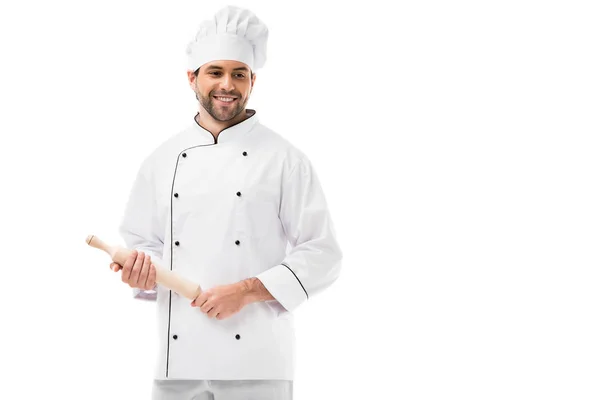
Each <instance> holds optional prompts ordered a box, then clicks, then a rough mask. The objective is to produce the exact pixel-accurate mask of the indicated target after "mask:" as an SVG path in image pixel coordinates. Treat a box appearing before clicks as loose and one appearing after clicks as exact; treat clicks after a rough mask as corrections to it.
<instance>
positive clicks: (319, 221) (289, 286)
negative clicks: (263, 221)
mask: <svg viewBox="0 0 600 400" xmlns="http://www.w3.org/2000/svg"><path fill="white" fill-rule="evenodd" d="M282 185H283V186H282V194H281V206H280V211H279V219H280V220H281V223H282V226H283V229H284V231H285V234H286V236H287V238H288V241H289V243H290V244H291V246H292V248H291V250H290V251H289V253H288V254H287V256H286V257H285V258H284V259H283V260H282V261H281V262H280V263H279V264H278V265H275V266H273V267H271V268H269V269H268V270H266V271H264V272H262V273H260V274H258V275H256V278H258V280H260V282H261V283H262V284H263V285H264V290H263V287H262V285H261V286H255V289H254V290H253V292H257V293H262V294H261V295H258V296H257V295H255V296H254V297H253V298H260V296H263V297H264V296H266V294H265V291H266V292H268V293H269V296H272V297H273V298H274V299H275V300H277V301H278V302H279V304H281V305H282V306H283V307H284V308H285V309H286V310H287V311H293V310H295V309H296V308H297V307H298V306H300V305H301V304H302V303H304V302H305V301H306V300H308V298H309V297H310V296H314V295H316V294H318V293H319V292H321V291H323V290H324V289H326V288H327V287H329V286H330V285H331V284H332V283H333V282H334V281H335V280H336V279H337V278H338V276H339V274H340V268H341V260H342V251H341V249H340V246H339V245H338V242H337V239H336V234H335V230H334V226H333V221H332V219H331V216H330V213H329V210H328V206H327V201H326V200H325V195H324V193H323V190H322V188H321V184H320V182H319V179H318V177H317V174H316V172H315V171H314V168H313V167H312V165H311V162H310V161H309V160H308V158H306V156H304V155H303V156H302V158H301V160H299V161H298V163H297V164H296V165H295V166H293V167H292V168H291V171H290V172H289V173H288V174H287V176H286V177H285V179H284V181H283V183H282ZM255 285H256V284H255Z"/></svg>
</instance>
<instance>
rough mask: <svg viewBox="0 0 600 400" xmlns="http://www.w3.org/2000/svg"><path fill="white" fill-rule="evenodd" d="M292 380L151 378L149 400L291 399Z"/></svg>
mask: <svg viewBox="0 0 600 400" xmlns="http://www.w3.org/2000/svg"><path fill="white" fill-rule="evenodd" d="M293 383H294V382H293V381H285V380H272V381H267V380H250V381H206V380H176V379H173V380H169V379H166V380H158V379H156V380H154V382H153V384H152V400H292V399H293V397H292V391H293Z"/></svg>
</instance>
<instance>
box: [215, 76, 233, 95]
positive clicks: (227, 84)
mask: <svg viewBox="0 0 600 400" xmlns="http://www.w3.org/2000/svg"><path fill="white" fill-rule="evenodd" d="M219 87H220V88H221V89H223V90H224V91H226V92H229V91H231V90H233V89H234V86H233V80H232V79H231V76H229V75H224V76H223V78H222V79H221V82H220V84H219Z"/></svg>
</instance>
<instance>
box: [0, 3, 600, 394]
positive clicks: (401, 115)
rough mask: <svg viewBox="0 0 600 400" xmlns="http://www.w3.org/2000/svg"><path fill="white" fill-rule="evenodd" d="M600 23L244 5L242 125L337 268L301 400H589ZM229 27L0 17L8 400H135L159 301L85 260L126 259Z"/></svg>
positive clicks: (416, 8) (470, 12) (299, 380)
mask: <svg viewBox="0 0 600 400" xmlns="http://www.w3.org/2000/svg"><path fill="white" fill-rule="evenodd" d="M594 3H596V2H592V1H589V2H583V1H537V2H535V1H525V0H520V1H496V2H492V1H453V2H448V1H418V2H417V1H414V2H384V1H376V0H372V1H369V2H351V1H343V2H342V1H338V2H333V1H324V0H322V1H302V2H294V3H291V2H271V1H269V2H267V1H238V2H237V3H234V4H236V5H239V6H247V7H250V8H251V9H252V10H253V11H254V12H255V13H256V14H257V15H258V16H259V17H260V18H261V19H263V20H264V21H265V22H266V23H267V24H268V26H269V29H270V41H269V49H268V60H267V64H266V66H265V68H264V69H262V70H259V71H258V77H257V81H256V86H255V90H254V92H253V95H252V97H251V100H250V103H249V107H250V108H254V109H256V110H258V112H259V115H260V120H261V122H263V123H264V124H265V125H267V126H269V127H270V128H272V129H274V130H275V131H277V132H279V133H280V134H281V135H283V136H284V137H286V138H288V139H289V140H290V141H292V143H294V144H295V145H296V146H297V147H298V148H300V149H302V150H303V151H304V152H305V153H306V154H307V155H308V156H309V158H310V159H311V160H312V162H313V163H314V165H315V167H316V169H317V172H318V174H319V177H320V179H321V181H322V185H323V187H324V190H325V193H326V196H327V199H328V202H329V205H330V210H331V213H332V216H333V218H334V222H335V223H336V228H337V231H338V235H339V240H340V244H341V246H342V249H343V250H344V264H343V271H342V276H341V277H340V279H339V280H338V281H337V282H336V283H335V284H334V285H333V286H332V287H331V288H330V289H329V290H328V291H326V292H324V293H323V294H321V295H320V296H319V297H315V298H314V299H311V301H309V302H308V303H306V304H304V305H303V306H302V307H301V308H300V309H299V310H298V311H297V319H296V326H297V340H298V345H297V350H298V360H297V371H298V372H297V376H296V382H295V399H299V400H319V399H327V400H329V399H355V398H356V399H407V400H408V399H410V400H420V399H436V400H439V399H460V400H467V399H473V400H482V399H485V400H491V399H511V400H513V399H527V400H529V399H544V400H547V399H578V400H583V399H598V398H600V383H599V381H598V376H599V374H600V361H599V360H600V344H599V342H600V340H599V338H600V324H599V322H598V315H599V311H600V310H599V307H598V304H599V300H600V299H599V295H598V292H599V290H598V283H599V282H598V280H599V278H600V273H599V270H598V266H599V253H600V252H599V247H598V243H599V239H600V212H599V209H600V207H599V204H600V190H599V185H598V183H599V172H600V157H599V153H600V146H599V140H598V135H599V133H600V131H599V128H600V122H599V110H600V94H599V93H600V79H599V73H598V71H600V57H599V48H600V47H599V44H600V43H599V38H600V25H599V24H598V20H599V17H600V15H599V12H598V9H597V8H596V7H595V4H594ZM224 4H226V3H225V2H221V1H214V2H210V4H209V2H200V1H173V2H166V1H144V2H142V1H132V0H129V1H102V2H82V1H70V2H69V1H52V2H50V1H29V2H3V3H2V5H1V6H0V45H1V46H0V49H1V50H0V52H1V64H0V68H1V73H0V84H1V89H0V96H1V97H0V101H1V104H0V105H1V111H2V117H1V118H0V133H1V135H2V136H1V137H2V143H1V146H0V152H1V154H0V163H1V171H2V196H1V199H2V200H1V201H2V207H1V210H2V219H1V222H0V226H1V229H0V235H1V243H2V256H3V258H2V261H3V262H2V265H3V274H2V289H1V290H0V296H2V298H1V299H2V301H1V303H0V304H1V306H2V314H1V315H2V329H1V331H0V332H1V333H0V335H2V337H1V338H0V346H1V353H0V360H1V362H0V366H1V368H2V373H1V381H2V384H0V398H2V399H34V398H57V399H109V398H110V399H149V394H150V383H151V374H152V370H153V368H154V365H153V362H154V351H155V346H156V337H155V330H154V328H155V325H154V304H153V303H146V302H141V301H137V300H133V299H132V298H131V290H130V288H129V287H128V286H125V285H124V284H123V283H122V282H120V280H119V276H118V274H114V273H112V272H111V271H110V270H109V268H108V264H109V259H108V258H107V257H108V256H107V255H106V254H104V253H102V252H100V251H98V250H95V249H91V248H90V247H88V246H87V245H86V244H85V242H84V239H85V237H86V236H87V235H88V234H92V233H93V234H96V235H99V236H101V237H102V238H104V239H105V240H106V241H108V242H112V243H119V242H120V240H121V239H120V238H119V237H118V235H117V226H118V223H119V221H120V218H121V213H122V211H123V208H124V205H125V201H126V197H127V194H128V191H129V190H130V187H131V184H132V182H133V178H134V176H135V173H136V171H137V168H138V167H139V165H140V162H141V161H142V159H143V158H144V157H145V156H146V155H147V154H148V153H149V152H150V151H151V150H152V149H154V148H155V147H156V146H157V145H158V144H159V143H161V142H162V141H163V140H164V139H165V138H167V137H168V136H170V135H172V134H174V133H176V132H178V131H179V130H180V129H182V128H184V127H186V126H187V125H188V124H190V123H191V121H192V118H193V115H194V114H195V112H196V109H197V103H196V101H195V99H194V95H193V93H192V91H191V89H190V88H189V87H188V85H187V82H186V74H185V58H184V50H185V46H186V45H187V42H188V41H189V40H190V39H191V37H192V36H193V34H194V33H195V29H196V27H197V25H198V24H199V22H200V21H201V20H202V19H205V18H210V17H211V16H212V15H213V14H214V12H215V11H217V10H218V9H219V8H220V7H221V6H222V5H224ZM392 6H393V8H392Z"/></svg>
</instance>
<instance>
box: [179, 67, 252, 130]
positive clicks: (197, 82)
mask: <svg viewBox="0 0 600 400" xmlns="http://www.w3.org/2000/svg"><path fill="white" fill-rule="evenodd" d="M255 78H256V75H254V76H252V78H250V69H249V68H248V66H247V65H246V64H244V63H241V62H239V61H211V62H209V63H206V64H204V65H203V66H202V67H201V68H200V71H199V72H198V76H197V77H196V76H194V72H193V71H188V79H189V81H190V86H191V87H192V89H193V90H194V92H195V93H196V98H197V99H198V100H199V101H200V104H201V105H202V107H204V109H205V110H206V111H207V112H208V113H209V114H210V115H211V116H212V117H213V118H214V119H216V120H218V121H229V120H231V119H233V118H235V117H236V116H237V115H238V114H240V113H241V112H242V111H244V110H245V109H246V103H248V99H249V98H250V93H251V92H252V87H253V86H254V80H255Z"/></svg>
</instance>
